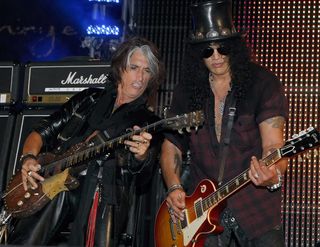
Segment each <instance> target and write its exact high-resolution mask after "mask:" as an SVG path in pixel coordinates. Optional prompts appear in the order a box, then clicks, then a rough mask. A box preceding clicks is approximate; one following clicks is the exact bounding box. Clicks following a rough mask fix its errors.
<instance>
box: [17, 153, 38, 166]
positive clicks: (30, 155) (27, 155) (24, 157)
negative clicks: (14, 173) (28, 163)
mask: <svg viewBox="0 0 320 247" xmlns="http://www.w3.org/2000/svg"><path fill="white" fill-rule="evenodd" d="M26 159H34V160H37V156H35V155H34V154H33V153H26V154H22V155H21V156H20V159H19V162H20V164H23V162H24V161H25V160H26Z"/></svg>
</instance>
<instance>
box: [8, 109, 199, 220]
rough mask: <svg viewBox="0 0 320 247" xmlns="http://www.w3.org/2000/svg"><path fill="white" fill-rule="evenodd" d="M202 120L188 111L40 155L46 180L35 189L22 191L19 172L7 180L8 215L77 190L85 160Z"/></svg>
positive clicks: (21, 214)
mask: <svg viewBox="0 0 320 247" xmlns="http://www.w3.org/2000/svg"><path fill="white" fill-rule="evenodd" d="M203 120H204V117H203V112H202V111H196V112H190V113H186V114H182V115H177V116H174V117H171V118H165V119H162V120H160V121H157V122H155V123H153V124H150V125H147V126H144V127H142V128H141V129H139V130H134V131H132V132H128V133H126V134H124V135H121V136H119V137H117V138H114V139H112V140H109V141H107V142H105V143H102V144H99V145H95V146H92V145H90V144H88V143H79V144H77V145H75V146H73V147H71V148H70V149H69V150H68V151H67V152H65V153H63V154H62V155H55V154H53V153H41V154H39V155H38V157H37V158H38V162H39V164H41V170H40V171H39V173H40V174H42V175H43V176H44V177H45V181H43V182H39V183H38V188H36V189H34V188H28V190H27V191H25V190H24V188H23V185H22V177H21V171H17V173H16V174H15V175H13V176H12V178H11V180H10V181H9V183H8V186H7V188H6V191H5V193H4V195H3V200H4V205H5V209H6V211H7V213H8V214H11V215H12V216H13V217H17V218H20V217H26V216H29V215H32V214H34V213H35V212H37V211H39V210H40V209H41V208H43V206H45V205H46V204H47V203H48V202H49V201H50V200H52V199H53V198H54V197H55V196H56V195H57V194H58V193H60V192H62V191H68V190H72V189H75V188H76V187H78V185H79V182H78V180H77V179H76V178H74V176H73V175H76V174H75V171H77V170H76V168H77V167H78V168H79V167H81V168H82V170H83V168H84V169H85V168H86V167H87V163H88V161H90V160H93V159H96V158H99V157H101V156H103V155H105V154H107V153H108V152H110V150H112V149H114V148H115V147H117V146H118V145H120V144H123V142H124V141H125V140H129V139H130V138H131V137H132V136H133V135H137V134H139V133H141V132H144V131H148V132H150V133H152V132H155V131H159V130H163V129H175V130H178V131H179V132H181V131H182V130H183V129H186V130H187V131H190V128H191V127H195V128H198V126H200V125H201V124H202V123H203Z"/></svg>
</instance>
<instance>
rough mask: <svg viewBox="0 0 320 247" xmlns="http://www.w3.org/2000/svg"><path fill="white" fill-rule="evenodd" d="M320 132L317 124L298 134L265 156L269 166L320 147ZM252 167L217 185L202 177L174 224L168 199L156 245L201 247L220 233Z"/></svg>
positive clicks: (160, 215) (160, 216) (158, 218)
mask: <svg viewBox="0 0 320 247" xmlns="http://www.w3.org/2000/svg"><path fill="white" fill-rule="evenodd" d="M319 139H320V135H319V132H318V131H316V130H315V129H314V128H313V127H310V128H308V129H307V130H306V131H302V132H300V133H299V135H294V136H293V137H292V139H290V140H288V141H286V142H285V145H284V146H283V147H282V148H279V149H277V150H275V151H274V152H272V153H271V154H270V155H268V156H267V157H265V158H264V159H263V161H264V163H265V164H266V166H272V165H274V164H275V163H276V162H277V161H279V160H280V159H282V158H284V157H287V158H291V157H294V156H296V155H298V154H300V153H303V152H305V151H307V150H310V149H313V148H316V147H318V146H319V141H320V140H319ZM248 171H249V169H247V170H245V171H243V172H242V173H241V174H240V175H238V176H237V177H235V178H234V179H232V180H230V181H229V182H227V183H226V184H224V185H223V186H221V187H219V188H217V187H216V185H215V184H214V183H213V182H212V181H210V180H208V179H204V180H202V181H201V182H200V183H199V185H198V186H197V187H196V189H195V191H194V192H193V194H192V195H191V196H187V197H186V201H185V204H186V209H185V210H184V211H183V213H184V216H185V217H184V220H183V221H181V220H178V221H177V223H176V224H174V223H173V221H172V219H171V217H170V214H169V212H168V207H167V205H166V203H165V201H164V202H163V203H162V204H161V206H160V208H159V210H158V213H157V216H156V222H155V229H154V230H155V245H156V247H200V246H203V244H204V241H205V237H206V234H208V233H220V232H222V231H223V227H222V226H221V225H219V215H220V213H221V211H222V210H223V208H224V207H225V203H226V199H227V198H228V197H229V196H230V195H232V194H233V193H235V192H236V191H238V190H239V189H241V188H242V187H243V186H244V185H246V184H247V183H249V182H250V178H249V176H248Z"/></svg>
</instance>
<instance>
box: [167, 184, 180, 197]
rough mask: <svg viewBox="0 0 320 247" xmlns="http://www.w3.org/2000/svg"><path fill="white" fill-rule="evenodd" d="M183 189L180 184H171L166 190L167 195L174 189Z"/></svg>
mask: <svg viewBox="0 0 320 247" xmlns="http://www.w3.org/2000/svg"><path fill="white" fill-rule="evenodd" d="M178 189H179V190H183V187H182V185H181V184H173V185H171V186H170V187H169V189H168V191H167V196H168V195H169V194H170V193H171V192H172V191H174V190H178Z"/></svg>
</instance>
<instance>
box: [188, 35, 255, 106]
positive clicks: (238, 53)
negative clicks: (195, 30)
mask: <svg viewBox="0 0 320 247" xmlns="http://www.w3.org/2000/svg"><path fill="white" fill-rule="evenodd" d="M210 43H211V42H206V43H200V44H187V47H186V53H185V57H184V61H185V62H184V65H183V67H182V83H184V84H185V86H186V87H187V88H188V89H189V90H191V92H192V94H191V97H190V101H189V108H190V110H197V109H203V106H204V102H205V100H206V99H207V98H208V96H209V93H210V90H211V89H210V85H209V82H208V76H209V70H208V69H207V67H206V66H205V64H204V62H203V58H202V51H203V49H205V48H206V47H208V45H209V44H210ZM215 43H218V44H221V45H223V46H225V47H227V48H228V50H229V55H228V56H229V65H230V71H231V83H232V85H231V86H232V89H233V90H235V97H236V98H237V100H238V101H240V100H241V99H243V98H244V97H245V94H246V90H247V87H248V86H249V85H250V84H251V83H252V79H251V74H250V60H251V52H250V49H249V48H248V47H247V44H246V42H245V41H244V40H243V39H242V38H241V37H236V38H229V39H224V40H221V41H215Z"/></svg>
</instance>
